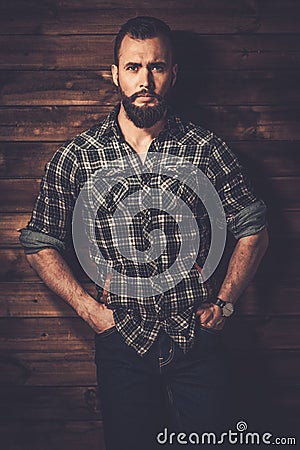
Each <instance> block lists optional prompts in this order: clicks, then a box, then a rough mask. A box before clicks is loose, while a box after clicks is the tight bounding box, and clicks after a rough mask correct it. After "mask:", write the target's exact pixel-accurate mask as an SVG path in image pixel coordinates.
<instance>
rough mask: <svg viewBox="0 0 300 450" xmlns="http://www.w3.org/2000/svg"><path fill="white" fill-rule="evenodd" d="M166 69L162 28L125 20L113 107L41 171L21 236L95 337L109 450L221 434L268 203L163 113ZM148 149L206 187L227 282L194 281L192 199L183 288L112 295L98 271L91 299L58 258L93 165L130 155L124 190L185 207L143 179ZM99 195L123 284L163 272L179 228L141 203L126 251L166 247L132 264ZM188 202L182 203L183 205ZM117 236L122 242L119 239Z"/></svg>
mask: <svg viewBox="0 0 300 450" xmlns="http://www.w3.org/2000/svg"><path fill="white" fill-rule="evenodd" d="M176 76H177V64H176V62H175V61H174V52H173V44H172V36H171V32H170V29H169V27H168V26H167V25H166V24H165V23H164V22H162V21H160V20H158V19H155V18H151V17H137V18H134V19H131V20H129V21H128V22H127V23H126V24H125V25H123V27H122V28H121V30H120V32H119V34H118V36H117V38H116V41H115V63H114V65H112V77H113V82H114V84H115V85H116V86H118V88H119V92H120V96H121V103H120V105H117V106H116V108H115V109H114V110H113V111H112V113H111V114H110V115H109V116H108V117H107V118H106V119H105V120H104V121H103V122H102V123H100V124H96V125H95V126H94V127H93V128H91V129H90V130H88V131H87V132H85V133H82V134H81V135H80V136H77V137H76V138H75V139H73V140H72V141H70V142H68V143H66V144H65V145H64V146H63V147H62V148H61V149H59V150H58V151H57V152H56V153H55V155H54V156H53V158H52V160H51V162H50V163H49V164H48V166H47V169H46V174H45V177H44V179H43V182H42V184H41V191H40V194H39V197H38V199H37V202H36V205H35V208H34V211H33V214H32V218H31V220H30V222H29V224H28V226H27V228H25V229H23V230H22V233H21V237H20V240H21V243H22V244H23V246H24V248H25V252H26V255H27V259H28V261H29V263H30V265H31V266H32V267H33V268H34V269H35V270H36V271H37V273H38V274H39V276H40V277H41V278H42V279H43V280H44V282H45V283H46V284H47V286H48V287H49V288H50V289H52V290H53V291H54V292H55V293H56V294H58V295H59V296H60V297H62V298H63V299H64V300H65V301H66V302H67V303H69V304H70V305H71V306H72V307H73V308H74V309H75V311H76V312H77V313H78V315H79V316H80V317H81V318H83V319H84V320H85V321H86V322H87V323H88V324H89V326H90V327H91V328H92V329H93V330H94V331H95V332H96V337H95V343H96V364H97V369H98V371H97V374H98V383H99V392H100V401H101V409H102V413H103V420H104V433H105V440H106V446H107V450H120V449H124V450H133V449H149V450H153V449H155V448H160V447H161V445H162V444H164V443H165V442H168V443H171V445H172V447H171V448H175V444H176V443H177V444H178V445H179V444H180V445H181V443H180V442H179V441H178V438H176V436H175V435H173V437H172V436H171V437H169V435H168V436H167V433H169V431H170V432H175V433H180V432H183V433H189V432H192V431H193V432H198V433H199V434H200V433H202V432H211V431H217V430H219V431H226V429H223V430H222V427H223V426H226V425H228V426H229V425H231V426H232V422H231V419H232V418H231V417H230V416H229V414H230V413H229V410H230V408H229V406H230V398H229V400H228V393H230V379H228V374H227V372H226V368H225V365H224V355H223V354H222V347H221V330H222V328H223V326H224V323H225V321H226V320H229V319H228V318H227V317H229V316H230V315H231V314H232V312H233V310H234V304H235V302H236V301H237V299H238V298H239V296H240V295H241V293H242V291H243V290H244V289H245V288H246V286H247V285H248V283H249V281H250V280H251V279H252V277H253V275H254V273H255V272H256V270H257V267H258V265H259V263H260V260H261V258H262V257H263V255H264V253H265V251H266V248H267V244H268V237H267V231H266V221H265V205H264V203H263V202H262V201H261V200H260V199H259V198H257V197H256V195H255V194H254V192H253V191H252V189H251V187H250V185H249V182H248V180H247V178H246V176H245V174H244V173H243V170H242V168H241V167H240V165H239V164H238V162H237V160H236V158H235V157H234V155H233V154H232V153H231V151H230V150H229V149H228V147H227V146H226V144H225V143H224V142H222V141H221V140H220V139H219V138H217V137H216V136H215V135H214V134H213V133H211V132H208V131H207V130H204V129H203V128H201V127H199V126H196V125H193V124H191V123H184V122H182V121H181V120H180V118H178V117H176V116H175V115H174V114H173V112H172V111H171V110H170V108H168V106H167V103H166V100H165V99H166V95H167V93H168V92H169V90H170V88H171V87H172V86H173V85H174V84H175V82H176ZM155 154H157V155H160V154H163V155H165V156H166V155H167V156H169V155H173V156H176V157H181V158H184V160H188V161H189V162H191V163H192V164H193V165H194V166H197V167H198V168H199V169H200V170H201V172H202V173H204V174H205V176H206V177H207V178H208V179H209V181H210V182H211V183H212V184H213V185H214V187H215V189H216V191H217V193H218V196H219V198H220V200H221V202H222V205H223V208H224V212H225V216H226V222H227V227H228V229H229V231H230V232H231V233H232V234H233V235H234V237H235V238H236V240H237V243H236V246H235V249H234V252H233V254H232V256H231V259H230V262H229V266H228V269H227V273H226V276H225V278H224V280H223V282H222V284H221V286H220V287H219V288H218V289H217V290H216V287H214V286H213V283H211V282H210V280H208V282H206V283H202V282H201V275H200V272H201V270H202V267H203V265H204V264H205V258H206V257H207V255H208V252H209V246H210V243H211V236H210V225H209V221H208V217H207V214H206V211H205V208H203V205H202V206H201V202H200V204H199V202H198V203H197V205H198V206H197V208H199V210H197V211H198V213H197V211H196V209H197V208H196V207H195V208H196V209H195V211H194V212H195V216H197V223H198V225H199V232H200V235H201V240H200V244H201V245H200V247H201V248H200V251H199V254H198V257H197V260H196V261H195V266H194V267H193V268H192V269H191V270H190V271H189V273H187V274H185V275H183V276H182V279H181V281H180V282H179V283H177V284H176V285H170V289H167V290H164V291H163V292H161V293H160V294H157V293H153V295H148V296H143V295H139V294H137V295H133V294H132V295H126V283H124V282H123V285H122V283H121V290H120V291H119V292H117V293H116V291H114V290H113V289H112V283H113V280H114V277H112V278H111V277H110V273H107V272H106V273H104V274H103V273H102V270H99V277H100V278H99V279H100V280H101V282H100V283H99V286H98V289H99V296H98V298H97V300H95V299H94V298H93V297H91V296H90V295H89V294H88V293H87V292H86V291H85V290H84V289H83V287H82V286H81V285H80V284H79V283H78V281H77V280H76V279H75V278H74V276H73V274H72V273H71V271H70V269H69V267H68V265H67V263H66V262H65V261H64V259H63V258H62V256H61V255H60V252H61V250H63V249H64V247H65V242H67V238H68V237H69V235H70V223H71V219H72V213H73V210H74V205H75V202H76V199H77V198H78V195H79V192H80V190H81V189H82V188H83V186H84V184H85V183H86V182H87V181H88V180H89V179H91V178H92V177H93V176H94V174H95V173H97V171H100V173H101V170H102V169H103V168H107V167H108V168H109V167H110V164H111V162H114V161H117V164H119V161H120V165H122V164H123V165H124V160H123V159H122V158H124V157H127V158H128V159H127V161H128V165H131V164H132V167H133V169H134V170H136V174H137V175H136V177H132V178H130V177H129V179H130V180H131V181H128V182H127V181H126V183H127V184H126V183H124V185H123V187H124V186H125V184H126V189H128V191H127V192H129V191H130V192H132V191H135V190H136V189H137V188H136V186H137V185H138V183H140V187H145V185H147V184H148V185H149V186H150V185H151V187H152V188H157V189H158V190H159V189H164V190H165V192H167V191H168V186H170V189H169V191H168V192H170V191H172V192H173V193H174V192H175V194H177V195H181V194H179V192H181V193H182V198H183V199H186V201H187V202H189V201H190V199H191V198H192V197H193V201H194V200H195V199H194V196H192V194H191V195H190V194H187V192H188V190H186V188H185V187H182V185H180V184H176V183H175V181H174V180H173V181H174V183H173V184H172V182H173V181H172V180H171V181H170V180H167V181H168V182H169V183H170V184H169V185H168V184H167V181H166V179H167V178H164V177H163V176H159V175H155V176H153V177H152V178H151V179H150V181H149V179H147V180H146V181H145V179H144V178H142V177H140V176H139V174H140V173H142V171H143V168H147V171H148V173H149V172H150V173H151V171H152V172H153V173H154V172H155V167H153V164H152V159H151V156H155ZM151 164H152V165H151ZM123 168H124V167H123ZM139 171H140V172H139ZM108 173H113V172H108ZM111 178H113V175H111ZM101 180H102V179H101ZM176 182H177V181H176ZM116 183H117V181H116ZM130 183H131V184H130ZM151 183H152V184H151ZM118 189H119V188H118ZM118 189H115V190H114V191H113V195H114V199H115V203H118V201H119V200H120V198H121V197H122V195H123V194H124V193H122V192H121V191H122V186H121V188H120V189H119V190H118ZM124 189H125V187H124ZM153 192H155V191H153ZM123 197H124V195H123ZM123 197H122V198H123ZM107 198H108V197H107V196H106V197H105V201H106V202H107V203H106V207H105V208H104V209H103V210H101V208H100V209H99V211H100V210H101V211H100V212H99V214H98V216H97V220H96V222H97V225H96V226H97V233H96V234H95V235H96V240H97V245H98V247H99V249H100V250H101V251H102V253H103V254H105V259H106V261H108V263H109V265H110V267H111V268H112V270H113V269H114V270H116V271H118V273H121V274H122V275H124V276H127V280H128V281H129V278H130V279H131V280H132V279H134V280H137V281H136V284H138V285H139V287H140V289H142V288H143V283H142V282H141V280H145V282H146V280H147V277H148V278H149V276H150V278H151V276H154V275H156V274H158V273H160V272H163V270H165V269H166V268H169V267H170V266H171V263H173V262H174V261H173V259H174V254H175V257H176V255H178V249H177V247H176V245H177V242H178V234H179V232H178V229H177V228H176V226H173V225H172V224H171V219H170V217H169V216H168V215H167V214H165V213H164V211H160V210H158V209H157V208H152V209H148V210H147V211H145V210H144V211H141V214H140V215H136V216H135V217H134V219H133V227H132V228H133V229H131V231H130V232H128V235H130V239H131V241H130V242H131V245H132V247H139V249H140V252H144V251H145V249H147V248H148V247H147V245H148V246H149V241H150V233H151V232H152V231H153V227H154V228H155V229H157V228H160V227H161V229H162V230H163V231H164V233H165V234H166V235H167V240H168V239H169V240H170V245H168V244H167V245H166V247H165V249H164V253H163V257H161V258H160V257H157V258H154V259H153V260H152V261H151V263H149V264H148V263H147V262H146V263H144V264H141V265H139V264H136V263H134V262H133V261H132V260H130V261H129V260H127V259H126V258H125V257H124V255H121V254H120V252H118V248H117V247H118V244H119V242H116V240H115V239H114V238H113V232H112V230H111V229H110V224H111V223H112V222H111V216H112V215H113V213H114V210H113V206H111V205H110V206H109V202H108V200H107ZM193 201H190V204H189V205H188V207H189V208H191V209H193V208H194V206H193V205H195V204H194V203H193ZM107 205H108V206H107ZM199 211H200V212H201V214H199ZM154 224H155V226H154ZM170 230H171V231H170ZM126 238H127V236H125V235H124V236H122V239H123V240H124V241H126ZM174 246H175V247H176V250H174V251H173V249H174V248H175V247H174ZM172 258H173V259H172ZM141 267H142V269H141ZM103 270H104V269H103ZM143 270H144V272H143ZM101 277H102V278H101ZM135 277H136V278H135ZM143 277H144V278H143ZM110 282H111V285H110V284H109V283H110ZM122 289H123V290H122ZM124 289H125V290H124ZM141 292H142V291H141ZM228 383H229V384H228ZM227 429H228V428H227ZM168 430H169V431H168ZM176 439H177V440H176ZM180 439H183V437H182V436H181V437H180V436H179V440H180Z"/></svg>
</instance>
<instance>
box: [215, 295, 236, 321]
mask: <svg viewBox="0 0 300 450" xmlns="http://www.w3.org/2000/svg"><path fill="white" fill-rule="evenodd" d="M213 303H214V304H215V305H218V306H219V307H220V308H221V309H222V316H223V317H230V316H231V315H232V314H233V313H234V306H233V304H232V303H230V302H224V300H221V299H220V298H216V300H214V301H213Z"/></svg>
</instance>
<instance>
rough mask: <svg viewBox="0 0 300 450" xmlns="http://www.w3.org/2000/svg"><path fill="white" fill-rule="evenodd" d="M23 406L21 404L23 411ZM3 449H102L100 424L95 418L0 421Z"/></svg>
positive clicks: (102, 441) (101, 427)
mask: <svg viewBox="0 0 300 450" xmlns="http://www.w3.org/2000/svg"><path fill="white" fill-rule="evenodd" d="M26 407H27V405H22V408H24V409H25V410H26ZM0 434H1V442H2V445H3V446H4V448H5V449H6V450H29V449H30V450H41V449H42V450H54V449H55V450H71V449H72V450H84V449H86V448H87V447H88V448H89V450H105V446H104V438H103V426H102V422H101V421H99V420H89V421H78V420H77V421H67V420H57V419H55V420H51V421H48V420H46V421H42V422H41V421H39V420H38V419H35V420H31V421H28V420H26V421H25V418H24V420H22V421H15V420H12V421H11V422H6V423H1V424H0Z"/></svg>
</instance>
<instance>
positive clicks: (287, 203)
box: [0, 177, 300, 226]
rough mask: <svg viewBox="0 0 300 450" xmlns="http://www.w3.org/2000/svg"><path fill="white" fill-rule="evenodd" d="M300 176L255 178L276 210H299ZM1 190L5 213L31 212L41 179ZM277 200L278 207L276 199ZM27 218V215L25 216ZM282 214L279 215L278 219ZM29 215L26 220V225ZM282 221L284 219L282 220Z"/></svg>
mask: <svg viewBox="0 0 300 450" xmlns="http://www.w3.org/2000/svg"><path fill="white" fill-rule="evenodd" d="M299 183H300V178H299V177H281V178H277V177H274V178H268V179H265V180H260V179H258V180H253V184H254V185H255V187H256V189H257V190H258V192H259V193H260V195H261V196H262V198H263V199H264V200H265V201H266V203H267V205H270V209H271V208H272V206H273V209H274V210H275V211H277V212H278V211H282V210H299V209H300V203H299V196H298V192H299V188H300V186H299ZM0 191H1V192H2V193H3V194H2V198H1V199H0V210H1V212H3V213H4V212H5V213H15V212H22V213H29V212H31V211H32V208H33V205H34V202H35V199H36V197H37V194H38V192H39V180H35V179H24V180H21V179H16V180H11V179H9V180H3V179H2V180H0ZM275 200H276V207H275V206H274V201H275ZM24 219H25V216H24ZM280 219H281V215H279V216H278V220H280ZM26 222H27V217H26V219H25V222H24V226H25V225H26ZM280 223H282V221H280Z"/></svg>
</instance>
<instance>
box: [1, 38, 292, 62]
mask: <svg viewBox="0 0 300 450" xmlns="http://www.w3.org/2000/svg"><path fill="white" fill-rule="evenodd" d="M1 40H2V45H1V48H0V68H1V69H21V68H22V69H27V70H31V69H56V70H57V69H60V70H62V69H78V70H81V69H82V67H84V68H85V69H87V70H100V69H108V68H109V66H110V65H111V64H112V62H113V44H114V35H111V36H110V35H107V36H104V35H99V36H95V35H88V36H79V35H74V36H44V35H41V36H3V37H2V38H1ZM299 41H300V35H297V34H293V35H288V34H287V35H279V34H278V35H276V34H274V35H269V34H265V35H246V34H245V35H243V34H242V35H199V34H193V33H191V34H186V33H180V34H178V46H177V47H178V49H177V54H178V57H177V59H178V61H179V62H180V63H181V64H182V65H183V67H185V68H186V69H187V68H189V69H190V70H192V71H193V70H196V71H200V69H201V68H202V66H203V61H205V66H206V69H228V70H233V69H256V70H257V69H265V70H266V69H274V68H275V69H277V68H278V67H284V68H285V69H292V68H293V69H295V68H299V65H300V51H299V48H300V45H299Z"/></svg>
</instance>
